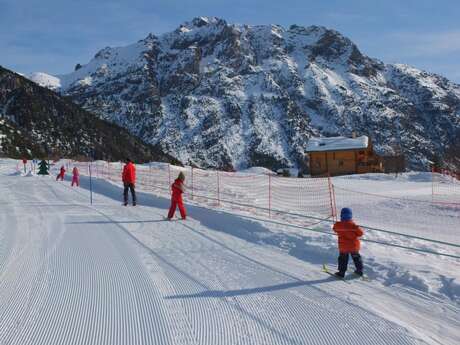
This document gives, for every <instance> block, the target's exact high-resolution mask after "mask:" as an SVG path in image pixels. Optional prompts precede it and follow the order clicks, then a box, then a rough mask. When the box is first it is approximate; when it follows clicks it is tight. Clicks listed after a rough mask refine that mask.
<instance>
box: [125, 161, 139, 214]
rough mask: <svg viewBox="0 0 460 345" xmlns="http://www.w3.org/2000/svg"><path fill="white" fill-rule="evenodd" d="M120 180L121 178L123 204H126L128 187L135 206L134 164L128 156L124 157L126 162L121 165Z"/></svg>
mask: <svg viewBox="0 0 460 345" xmlns="http://www.w3.org/2000/svg"><path fill="white" fill-rule="evenodd" d="M122 180H123V186H124V191H123V198H124V205H125V206H128V189H129V190H131V196H132V199H133V206H136V191H135V186H136V167H135V166H134V164H133V162H131V159H129V158H126V164H125V166H124V167H123V174H122Z"/></svg>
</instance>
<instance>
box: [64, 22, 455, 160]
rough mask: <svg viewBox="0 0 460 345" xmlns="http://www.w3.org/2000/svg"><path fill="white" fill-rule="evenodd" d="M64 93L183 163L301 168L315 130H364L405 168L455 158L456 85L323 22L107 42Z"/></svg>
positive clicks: (222, 25)
mask: <svg viewBox="0 0 460 345" xmlns="http://www.w3.org/2000/svg"><path fill="white" fill-rule="evenodd" d="M59 83H60V84H61V92H62V93H63V94H65V95H69V96H71V97H72V98H73V99H74V100H75V102H77V103H78V104H80V105H82V106H83V107H85V108H86V109H88V110H90V111H92V112H94V113H97V114H99V116H101V117H102V118H104V119H108V120H110V121H113V122H115V123H117V124H119V125H122V126H124V127H126V128H128V129H129V130H130V131H131V132H132V133H134V134H136V135H138V136H140V137H141V138H142V139H144V140H145V141H147V142H149V143H153V144H159V145H161V147H162V148H163V149H164V150H166V151H167V152H168V153H170V154H172V155H173V156H174V157H176V158H178V159H179V160H181V161H182V162H183V163H193V164H195V165H198V166H202V167H220V168H229V169H230V168H235V169H241V168H246V167H251V166H255V165H259V166H265V167H270V168H272V169H277V168H279V167H284V166H300V167H302V166H303V165H304V155H303V153H304V149H305V147H306V143H307V141H308V139H309V138H310V137H312V136H318V135H324V136H333V135H345V136H351V133H352V131H356V132H357V133H358V134H359V135H368V136H370V137H371V138H372V139H373V141H374V143H375V147H376V149H377V150H378V152H380V153H382V154H386V155H392V154H395V153H398V152H400V151H401V150H402V152H403V153H404V154H405V155H406V156H407V161H408V163H409V166H410V167H412V168H415V167H417V168H422V167H423V168H426V167H427V165H428V160H433V159H435V156H440V157H443V158H444V159H445V160H446V161H448V162H450V163H451V164H452V165H456V166H457V167H458V166H460V158H459V154H458V152H459V149H460V148H459V147H458V143H457V142H456V138H458V137H459V136H460V86H459V85H456V84H454V83H451V82H449V81H448V80H446V79H445V78H443V77H441V76H438V75H434V74H430V73H427V72H423V71H420V70H417V69H415V68H412V67H409V66H406V65H389V64H384V63H382V62H381V61H378V60H376V59H371V58H369V57H367V56H365V55H363V54H362V53H361V52H360V51H359V49H358V47H357V46H356V45H355V44H354V43H353V42H351V41H350V40H349V39H348V38H346V37H344V36H343V35H341V34H340V33H339V32H337V31H334V30H330V29H327V28H324V27H320V26H309V27H301V26H297V25H292V26H290V27H289V28H283V27H281V26H278V25H266V26H250V25H237V24H229V23H227V22H225V21H224V20H222V19H218V18H207V17H202V18H195V19H193V20H192V21H191V22H186V23H184V24H182V25H181V26H180V27H179V28H177V29H176V30H175V31H173V32H169V33H166V34H163V35H160V36H156V35H154V34H150V35H149V36H147V37H146V38H145V39H143V40H140V41H138V42H137V43H134V44H132V45H129V46H126V47H119V48H110V47H107V48H104V49H102V50H101V51H99V52H98V53H97V54H96V55H95V57H94V58H93V59H92V60H91V61H90V62H88V63H87V64H85V65H83V66H82V67H81V68H79V69H78V70H76V71H74V72H73V73H70V74H67V75H62V76H59Z"/></svg>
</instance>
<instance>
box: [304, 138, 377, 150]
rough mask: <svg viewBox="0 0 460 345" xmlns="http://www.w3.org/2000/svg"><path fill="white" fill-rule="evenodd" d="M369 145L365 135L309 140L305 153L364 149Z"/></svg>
mask: <svg viewBox="0 0 460 345" xmlns="http://www.w3.org/2000/svg"><path fill="white" fill-rule="evenodd" d="M368 145H369V138H368V137H367V136H365V135H363V136H360V137H357V138H346V137H330V138H311V139H310V140H309V141H308V144H307V148H306V150H305V151H306V152H325V151H340V150H359V149H366V148H367V147H368Z"/></svg>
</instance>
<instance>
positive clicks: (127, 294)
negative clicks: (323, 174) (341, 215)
mask: <svg viewBox="0 0 460 345" xmlns="http://www.w3.org/2000/svg"><path fill="white" fill-rule="evenodd" d="M7 163H8V161H6V162H5V161H3V162H2V165H0V205H1V209H0V221H1V228H0V344H21V345H23V344H47V345H48V344H110V345H114V344H124V345H125V344H197V345H198V344H199V345H202V344H210V345H217V344H325V345H326V344H346V345H348V344H350V345H352V344H353V345H359V344H363V345H364V344H377V345H378V344H385V345H388V344H452V345H454V344H458V343H459V342H460V331H459V329H460V319H459V311H460V308H459V303H458V300H457V299H456V296H458V295H456V294H455V293H452V294H450V295H449V296H450V297H451V298H447V297H446V296H439V295H438V296H436V295H434V294H430V293H425V292H423V291H421V290H420V289H413V288H411V286H409V285H407V284H400V285H388V284H382V283H381V282H380V281H379V280H378V279H374V281H373V282H371V283H368V282H363V281H360V280H351V281H349V282H348V283H345V282H342V281H337V280H335V278H332V277H330V276H328V275H325V274H323V273H322V272H321V271H320V267H321V263H323V262H329V263H333V262H335V257H336V249H335V247H334V245H335V244H334V241H333V239H328V238H327V237H326V236H324V235H318V236H316V235H312V234H305V233H296V232H291V231H290V230H288V229H286V228H282V227H274V225H267V224H263V223H259V222H255V221H252V220H248V219H245V218H242V217H238V216H236V215H231V214H228V213H224V212H218V211H213V210H208V209H203V208H199V207H191V206H189V207H188V211H189V216H190V217H189V219H188V220H187V221H185V222H182V221H172V222H167V221H164V220H163V216H164V215H165V213H166V208H167V207H168V206H169V205H168V203H169V201H168V200H166V199H163V198H157V197H154V196H150V195H147V194H140V195H139V203H140V206H137V207H135V208H133V207H123V206H121V202H120V200H121V198H120V197H121V190H120V189H119V188H118V187H116V186H113V185H111V184H109V183H106V182H104V181H94V184H93V187H94V189H95V191H96V194H95V195H94V204H93V205H92V206H91V205H89V196H88V190H87V189H86V186H87V180H86V179H83V181H82V182H83V187H82V188H80V189H77V188H74V189H71V188H70V187H69V183H68V181H64V182H56V181H54V179H53V178H48V177H36V176H30V177H24V176H17V175H10V173H11V172H12V171H13V169H10V168H11V167H10V165H9V164H7ZM296 251H299V252H296ZM410 255H415V256H416V259H418V260H422V261H423V260H428V259H430V260H431V259H432V260H437V258H436V257H432V256H425V255H422V254H410ZM403 259H404V258H403ZM376 260H377V257H372V258H370V261H369V262H368V264H369V265H373V262H375V261H376ZM442 260H444V262H445V265H447V266H448V267H447V268H446V272H449V271H451V270H454V269H458V262H456V261H455V260H454V259H448V258H445V259H442ZM395 269H397V268H395ZM443 274H444V272H443ZM446 274H448V273H446ZM454 277H455V275H453V276H452V277H450V276H448V275H445V279H454V280H455V279H456V278H454ZM457 282H458V281H457ZM450 286H451V287H453V288H455V285H450Z"/></svg>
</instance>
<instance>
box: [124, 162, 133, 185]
mask: <svg viewBox="0 0 460 345" xmlns="http://www.w3.org/2000/svg"><path fill="white" fill-rule="evenodd" d="M122 180H123V183H132V184H134V183H136V167H135V166H134V164H133V163H132V162H129V163H127V164H126V165H125V166H124V167H123V174H122Z"/></svg>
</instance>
